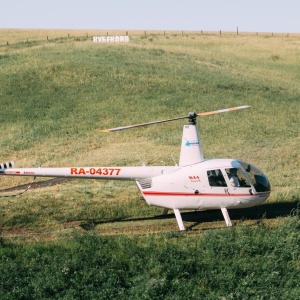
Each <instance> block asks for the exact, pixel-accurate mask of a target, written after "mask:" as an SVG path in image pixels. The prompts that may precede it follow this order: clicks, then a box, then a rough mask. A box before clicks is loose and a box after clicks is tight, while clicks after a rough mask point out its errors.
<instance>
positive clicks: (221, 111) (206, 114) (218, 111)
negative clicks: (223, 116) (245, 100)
mask: <svg viewBox="0 0 300 300" xmlns="http://www.w3.org/2000/svg"><path fill="white" fill-rule="evenodd" d="M249 107H250V106H249V105H243V106H237V107H231V108H225V109H219V110H214V111H208V112H204V113H199V114H197V116H199V117H203V116H210V115H215V114H220V113H223V112H228V111H233V110H239V109H243V108H249Z"/></svg>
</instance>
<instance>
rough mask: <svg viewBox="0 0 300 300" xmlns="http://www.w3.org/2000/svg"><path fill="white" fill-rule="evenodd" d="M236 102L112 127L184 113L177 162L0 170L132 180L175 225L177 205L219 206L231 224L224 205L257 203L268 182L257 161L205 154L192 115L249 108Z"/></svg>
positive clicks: (0, 171)
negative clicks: (146, 164) (163, 210)
mask: <svg viewBox="0 0 300 300" xmlns="http://www.w3.org/2000/svg"><path fill="white" fill-rule="evenodd" d="M248 107H250V106H247V105H245V106H238V107H232V108H227V109H222V110H217V111H211V112H204V113H198V114H197V113H194V112H191V113H189V114H188V115H187V116H185V117H179V118H173V119H166V120H161V121H154V122H149V123H143V124H136V125H130V126H123V127H116V128H111V129H106V130H101V131H102V132H113V131H119V130H125V129H130V128H136V127H140V126H147V125H152V124H158V123H163V122H170V121H175V120H181V119H188V124H186V125H184V126H183V135H182V143H181V151H180V159H179V164H178V165H176V166H136V167H118V166H113V167H99V166H94V167H67V168H19V169H17V168H14V164H13V162H7V163H3V164H1V165H0V175H9V176H34V177H64V178H85V179H108V180H131V181H135V182H136V184H137V186H138V188H139V190H140V192H141V193H142V195H143V197H144V199H145V200H146V202H147V203H148V204H149V205H155V206H158V207H162V208H164V209H165V213H167V211H168V210H169V209H172V210H173V211H174V214H175V217H176V220H177V223H178V226H179V230H180V231H184V230H185V226H184V224H183V221H182V217H181V213H180V210H216V209H221V211H222V214H223V216H224V219H225V222H226V225H227V226H232V223H231V220H230V217H229V214H228V211H227V209H235V208H246V207H251V206H255V205H258V204H260V203H261V202H263V201H265V200H266V199H267V198H268V196H269V195H270V191H271V188H270V183H269V180H268V179H267V177H266V176H265V175H264V174H263V173H262V171H260V170H259V169H258V168H257V167H255V166H253V165H251V164H249V163H246V162H243V161H240V160H235V159H209V160H205V159H204V157H203V152H202V147H201V144H200V139H199V134H198V128H197V125H196V118H197V117H198V116H208V115H213V114H218V113H223V112H228V111H234V110H239V109H244V108H248Z"/></svg>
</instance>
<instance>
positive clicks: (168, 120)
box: [100, 105, 250, 133]
mask: <svg viewBox="0 0 300 300" xmlns="http://www.w3.org/2000/svg"><path fill="white" fill-rule="evenodd" d="M248 107H250V106H248V105H243V106H237V107H231V108H226V109H220V110H215V111H209V112H204V113H199V114H195V113H190V114H189V115H188V116H185V117H179V118H172V119H166V120H161V121H153V122H147V123H141V124H135V125H128V126H120V127H115V128H110V129H102V130H100V132H105V133H107V132H113V131H120V130H125V129H131V128H137V127H142V126H148V125H154V124H159V123H165V122H171V121H177V120H182V119H189V118H190V119H191V118H192V119H194V118H196V117H197V116H201V117H202V116H209V115H215V114H220V113H223V112H228V111H233V110H239V109H243V108H248Z"/></svg>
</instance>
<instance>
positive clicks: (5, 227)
mask: <svg viewBox="0 0 300 300" xmlns="http://www.w3.org/2000/svg"><path fill="white" fill-rule="evenodd" d="M29 34H30V35H29ZM95 34H96V33H95ZM115 34H120V35H124V33H115ZM28 36H29V37H30V38H29V39H28V42H27V38H28ZM45 36H49V37H51V38H49V39H48V41H47V39H45ZM8 40H9V44H8V45H7V43H6V41H8ZM0 66H1V67H0V78H1V80H0V107H1V109H0V118H1V129H2V130H1V133H2V134H1V136H0V157H1V161H3V162H4V161H9V160H14V161H15V164H16V166H18V167H31V166H36V167H37V166H40V165H41V166H43V167H46V166H50V167H63V166H92V165H99V166H101V165H141V164H146V165H161V164H167V165H174V164H175V163H177V162H178V158H179V147H180V141H181V131H182V126H183V124H184V122H181V121H179V122H177V123H170V124H162V125H156V126H152V127H149V128H142V129H136V130H132V131H127V132H120V133H114V134H102V133H100V132H99V130H100V129H103V128H110V127H113V126H120V125H127V124H134V123H139V122H147V121H153V120H160V119H165V118H172V117H177V116H184V115H186V114H187V113H188V112H189V111H196V112H202V111H210V110H215V109H221V108H226V107H232V106H238V105H244V104H247V105H251V109H247V110H243V111H239V112H232V113H228V114H222V115H216V116H210V117H206V118H199V119H198V124H199V128H200V133H201V140H202V146H203V150H204V155H205V157H207V158H223V157H228V158H239V159H242V160H244V161H249V162H250V163H253V164H254V165H257V166H258V167H260V168H261V169H262V170H263V171H264V172H265V173H266V174H267V176H268V177H269V179H270V181H271V185H272V194H271V197H270V199H269V200H268V201H267V203H266V204H264V205H261V206H260V207H257V208H253V209H248V210H239V211H234V212H230V214H231V216H232V219H233V223H234V225H235V226H236V228H235V229H232V230H231V229H230V230H228V229H222V227H224V226H225V222H224V221H223V218H222V215H221V213H220V212H200V213H195V212H193V213H185V214H184V215H183V219H184V222H185V224H186V226H187V227H188V228H190V231H189V232H188V233H186V234H184V235H178V234H177V233H176V231H177V225H176V222H175V220H174V217H173V216H171V217H160V216H159V215H160V214H161V209H158V208H153V207H148V206H147V205H146V204H145V203H144V202H143V201H141V200H140V195H139V193H138V191H137V189H136V187H135V185H134V184H132V183H127V182H121V183H120V182H99V181H92V180H91V181H80V180H72V181H68V182H65V183H63V184H61V185H56V186H49V187H46V188H41V189H34V190H31V191H29V192H28V193H26V194H24V195H23V196H22V197H7V198H1V202H0V216H1V217H0V230H1V232H2V234H1V235H2V238H1V244H0V246H1V251H2V252H1V253H2V254H1V257H2V260H1V262H0V263H1V264H2V266H3V268H4V266H5V264H7V261H9V268H10V269H9V270H10V272H12V273H13V272H15V271H14V270H16V269H15V266H16V265H18V266H19V267H20V268H21V269H22V270H23V271H22V272H27V271H28V272H34V270H35V268H38V272H41V273H42V274H46V273H47V272H48V273H47V274H49V276H50V274H53V273H55V272H56V271H57V272H66V274H65V275H66V278H67V282H66V281H64V280H65V279H66V278H65V277H64V278H65V279H59V278H58V279H57V280H58V281H57V282H56V283H53V285H52V286H51V285H49V287H47V288H46V289H45V288H44V287H43V288H42V282H40V281H39V279H38V278H31V279H30V280H33V281H32V285H29V286H30V287H28V290H27V292H24V294H23V296H24V295H25V296H24V297H25V298H26V297H27V296H26V295H27V294H26V293H28V295H30V294H32V291H35V293H36V294H35V295H36V298H39V297H42V298H43V297H44V298H45V297H46V296H47V297H52V298H54V296H53V295H58V296H57V298H65V299H67V298H70V299H72V295H73V296H74V297H73V298H80V292H79V290H80V288H79V287H78V289H77V290H76V286H75V285H74V282H78V281H77V280H81V281H82V282H83V285H86V286H89V284H91V287H94V288H95V291H98V295H99V293H100V292H99V290H98V287H101V289H102V288H103V285H102V283H101V284H100V283H99V284H98V285H97V284H96V283H95V281H94V280H96V278H97V276H98V275H99V270H98V268H97V266H96V265H97V264H98V263H99V260H101V259H100V258H99V255H100V254H99V253H102V250H101V249H103V251H104V252H105V253H107V252H109V250H108V248H105V247H106V246H105V245H109V249H111V251H112V252H111V254H109V255H111V256H110V257H106V258H105V257H103V259H104V261H106V262H107V263H103V266H102V267H101V268H103V270H105V271H103V272H104V273H103V274H102V275H101V276H102V277H101V278H102V279H101V280H100V279H99V282H102V280H103V282H105V280H106V279H107V280H108V282H109V283H108V286H110V289H109V287H108V286H107V287H106V288H107V289H108V290H107V293H111V294H110V295H111V298H116V297H117V296H118V295H117V294H116V293H117V290H116V289H114V288H113V286H116V287H119V288H120V287H121V286H122V288H121V289H120V293H121V294H120V295H121V296H123V298H126V297H128V298H130V297H131V298H132V297H136V298H137V297H140V295H141V291H142V290H143V288H142V287H143V286H145V284H146V285H147V286H148V289H149V291H148V292H147V293H148V294H147V293H146V294H145V295H147V296H145V298H146V299H148V298H153V297H155V298H159V297H158V295H162V296H161V299H163V298H164V299H165V298H168V297H171V296H170V295H173V296H174V295H178V299H179V298H180V292H179V286H181V285H180V284H179V283H181V282H182V280H183V277H184V278H186V280H185V285H184V286H185V288H184V289H182V291H185V295H186V293H187V291H190V293H191V297H190V298H191V299H195V297H193V296H192V295H196V294H195V293H198V292H199V295H207V298H209V297H210V296H209V295H210V294H211V297H210V298H211V299H216V298H218V297H219V298H221V297H225V298H226V299H227V298H228V299H236V298H241V297H243V296H241V295H242V292H245V291H246V290H247V289H248V294H247V295H248V296H249V297H248V298H251V297H252V298H255V297H257V298H259V299H272V297H273V299H275V298H276V299H278V297H277V296H278V295H279V298H280V297H281V298H285V299H288V297H284V296H286V295H288V292H287V291H288V290H291V289H292V291H294V290H293V289H297V288H298V289H299V286H297V285H295V282H299V255H300V254H299V247H298V246H297V243H298V244H299V213H298V212H297V205H298V203H299V199H300V193H299V180H300V175H299V174H300V172H299V167H300V157H299V142H300V135H299V128H300V119H299V112H300V103H299V101H300V100H299V99H300V88H299V79H300V71H299V70H300V37H299V36H289V37H286V36H276V35H275V36H273V37H272V36H268V35H259V36H255V35H253V36H252V35H249V34H248V35H242V34H240V35H239V36H237V35H233V34H223V35H216V34H202V35H201V34H196V33H188V34H182V33H169V34H165V35H164V34H158V33H157V34H150V35H149V34H148V35H145V34H144V33H138V32H135V33H134V34H132V35H131V36H130V42H129V43H126V44H93V43H92V39H91V34H90V35H89V36H87V35H86V32H85V31H82V32H73V33H71V34H70V35H69V37H68V36H67V33H66V32H57V31H53V32H50V31H49V32H47V33H46V32H40V31H31V32H19V31H15V32H14V31H7V30H0ZM0 179H1V181H0V189H5V188H7V187H10V186H16V185H20V184H23V183H26V182H28V181H29V179H28V178H27V179H19V178H18V179H16V178H2V177H1V178H0ZM13 193H14V192H6V193H1V194H0V195H5V196H6V195H10V194H13ZM298 209H299V206H298ZM244 226H247V229H245V228H244ZM208 228H211V229H212V230H209V231H208V232H206V233H204V234H203V232H204V230H205V229H208ZM282 232H284V234H282ZM119 235H121V236H119ZM256 235H257V236H258V237H257V240H255V236H256ZM105 236H108V237H105ZM246 241H250V242H246ZM288 241H290V246H289V247H287V248H286V249H285V250H283V248H284V247H282V246H283V245H285V244H286V243H287V242H288ZM86 244H89V246H88V247H86V248H85V247H84V245H86ZM126 245H129V247H127V248H126V247H125V246H126ZM186 245H189V246H190V247H188V246H186ZM198 245H201V246H198ZM209 245H211V246H209ZM260 245H262V248H261V249H260ZM107 247H108V246H107ZM207 247H211V249H215V250H214V251H213V252H211V251H212V250H209V249H208V248H207ZM226 247H229V248H228V249H231V250H232V251H235V252H236V254H235V255H234V256H233V257H230V254H229V253H227V252H226V253H227V254H228V255H227V254H226V253H225V252H224V253H223V252H222V251H223V250H224V249H226ZM252 247H253V249H254V250H253V251H254V252H253V251H252V250H251V249H252ZM268 247H269V248H268ZM128 248H130V249H132V250H131V251H133V252H134V251H136V252H134V253H133V254H132V257H134V258H135V260H134V261H131V260H130V259H129V256H127V254H126V251H128ZM84 249H86V251H87V253H90V257H93V259H92V258H91V261H89V262H87V265H89V264H90V270H91V273H90V276H92V277H86V276H88V272H89V271H88V270H85V271H84V272H83V273H80V272H79V273H78V271H76V270H78V268H81V265H80V264H79V262H80V261H86V260H88V258H87V256H84V257H83V256H82V255H84V254H83V253H84V251H85V250H84ZM218 249H219V250H218ZM222 249H223V250H222ZM249 249H250V250H251V251H250V250H249ZM143 251H146V253H148V254H149V253H150V254H149V256H143V255H140V254H139V253H142V252H143ZM224 251H225V250H224ZM228 251H229V250H228ZM61 253H66V256H61ZM121 253H123V255H124V257H123V258H122V254H121ZM129 253H131V252H130V251H129ZM168 253H171V254H172V253H173V254H174V255H173V254H172V255H173V256H172V255H171V256H170V257H169V258H168ZM222 253H223V254H222ZM86 255H88V254H86ZM101 255H102V254H101ZM103 255H104V254H103ZM105 255H106V254H105ZM128 255H129V254H128ZM94 256H95V257H94ZM278 256H279V257H280V259H279V261H278V260H277V258H278ZM51 257H61V258H60V259H58V260H57V265H56V264H55V263H54V264H53V265H52V266H51V267H50V261H51ZM68 257H71V258H68ZM97 257H98V258H97ZM100 257H102V256H100ZM120 257H121V258H120ZM195 257H203V258H204V261H206V262H207V264H204V265H201V264H200V262H197V260H196V259H195ZM28 258H30V259H29V261H30V264H31V265H29V264H28V263H27V261H28ZM233 258H236V260H232V259H233ZM39 259H41V261H42V264H40V263H38V261H39ZM252 259H253V261H252ZM209 261H212V262H213V263H209ZM220 261H223V262H224V261H226V262H224V265H223V268H224V270H229V269H230V266H231V265H232V263H234V264H235V266H236V269H235V270H231V271H228V272H226V274H225V273H224V270H223V271H221V269H219V268H220V267H221V265H220V266H219V263H220ZM265 261H268V262H269V263H270V265H268V264H265V263H264V262H265ZM135 262H136V265H135ZM249 262H250V263H249ZM277 262H278V264H277ZM186 264H189V265H188V266H187V265H186ZM249 264H250V265H252V266H253V268H254V266H255V269H253V268H252V266H249ZM274 264H276V266H277V267H275V266H274ZM38 265H39V266H40V267H37V266H38ZM94 265H95V266H94ZM272 265H273V266H274V269H273V271H274V273H272V272H269V269H270V268H271V266H272ZM58 266H59V267H58ZM72 266H74V269H72V272H69V270H70V268H71V267H72ZM141 266H145V269H144V270H143V271H142V270H141V268H142V267H141ZM155 266H156V268H155ZM171 266H172V269H171V270H170V274H171V275H170V274H167V273H166V272H164V271H163V270H166V269H168V268H170V267H171ZM192 266H194V267H193V268H192ZM214 266H215V267H216V269H214ZM64 267H65V268H67V269H64ZM173 267H174V268H173ZM106 268H107V269H106ZM124 268H125V269H126V270H127V271H128V274H129V275H126V276H129V277H122V276H123V275H121V273H122V272H121V270H123V269H124ZM190 268H192V269H193V271H191V272H192V274H193V275H194V277H193V278H194V279H192V277H191V275H187V274H186V273H184V272H185V271H184V270H186V269H190ZM203 268H204V269H205V268H207V269H206V270H207V271H206V272H205V273H202V272H203ZM227 268H228V269H227ZM62 270H67V271H62ZM111 270H113V272H111ZM150 270H153V272H154V274H152V275H151V272H150ZM200 270H202V271H200ZM73 271H74V272H75V271H76V272H77V273H76V272H75V273H74V272H73ZM10 272H8V273H7V274H6V275H2V276H3V279H4V278H5V280H7V278H9V277H10V274H11V273H10ZM22 272H21V273H20V274H22ZM43 272H46V273H43ZM120 272H121V273H120ZM222 272H223V273H222ZM139 273H140V277H138V274H139ZM75 274H77V275H75ZM107 274H112V275H111V276H116V277H109V276H110V275H107ZM184 274H185V275H184ZM222 274H223V275H222ZM251 274H252V275H251ZM270 274H271V275H272V274H273V275H272V276H273V277H272V276H271V275H270ZM60 275H61V276H63V275H62V273H60ZM14 276H19V275H17V274H16V275H14ZM20 276H21V275H20ZM47 276H48V275H47ZM74 276H75V277H74ZM76 276H77V277H76ZM84 276H85V277H84ZM99 276H100V275H99ZM105 276H107V278H105ZM124 276H125V275H124ZM145 276H146V277H145ZM182 276H183V277H182ZM251 276H252V277H251ZM264 276H265V277H264ZM270 276H271V277H270ZM83 277H84V278H86V279H85V280H83ZM20 278H21V277H20ZM76 278H77V279H76ZM87 278H90V279H87ZM145 278H148V279H147V280H146V279H145ZM205 278H206V279H205ZM208 278H211V279H208ZM224 278H226V282H227V281H228V280H229V281H231V282H232V285H230V286H229V287H228V285H227V287H228V288H227V289H225V288H224V286H225V285H226V284H225V282H224ZM255 278H257V280H258V282H259V280H262V281H261V282H265V284H266V285H268V284H269V286H271V287H272V288H273V292H272V294H271V296H272V297H267V296H266V295H267V294H264V290H263V289H261V293H260V294H258V295H256V296H255V295H254V294H251V293H253V291H255V288H256V281H255ZM263 278H264V279H263ZM267 278H268V280H269V281H268V280H267ZM280 278H281V279H280ZM287 278H298V281H295V282H294V281H288V280H287ZM50 279H51V278H50ZM50 279H49V280H50ZM213 279H214V280H215V282H216V283H215V285H214V284H213V281H214V280H213ZM241 279H242V284H244V288H242V287H241V286H240V284H241V283H238V282H240V280H241ZM28 280H29V279H28ZM51 280H54V279H53V278H52V279H51ZM51 280H50V281H51ZM59 280H62V281H59ZM109 280H111V281H109ZM291 280H293V279H291ZM146 281H147V282H146ZM196 281H197V282H198V285H197V284H196ZM3 282H4V281H3ZM71 282H73V283H71ZM122 282H123V283H124V286H123V283H122ZM117 283H118V284H120V286H119V285H118V284H117ZM176 284H177V285H178V286H177V287H176ZM24 286H28V282H27V281H26V280H25V281H22V280H20V281H19V285H16V289H17V290H15V294H10V293H9V292H8V291H10V292H11V291H12V289H13V285H10V284H8V285H6V286H3V290H4V291H6V292H7V293H6V294H5V295H6V296H7V297H6V298H5V297H4V295H3V297H1V299H10V298H9V297H12V295H14V296H15V297H12V298H15V299H17V298H18V297H19V298H21V296H22V291H23V290H24ZM133 287H136V290H134V289H133ZM168 288H170V290H169V292H168V291H167V290H168ZM18 289H19V292H18ZM65 289H70V290H72V289H75V290H74V294H64V293H63V291H64V290H65ZM138 289H140V290H138ZM38 291H40V294H39V292H38ZM171 291H173V292H174V294H172V293H171ZM200 291H201V293H202V292H203V294H201V293H200ZM296 291H297V290H295V292H296ZM86 293H87V292H86V291H84V290H83V288H82V295H84V296H85V297H87V294H86ZM103 293H104V292H103ZM169 293H170V294H169ZM193 293H194V294H193ZM95 295H96V294H93V297H96V296H95ZM103 295H104V294H103ZM105 295H106V294H105ZM120 295H119V296H120ZM290 295H293V294H292V292H291V294H290ZM163 296H166V297H163ZM82 297H83V296H82ZM103 297H104V296H103ZM199 297H200V296H199ZM230 297H231V298H230ZM96 298H97V297H96ZM106 298H110V297H109V296H106ZM200 298H201V299H203V297H200ZM246 298H247V297H246ZM290 299H294V298H292V297H291V298H290Z"/></svg>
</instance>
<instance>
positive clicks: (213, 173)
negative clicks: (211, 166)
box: [207, 169, 227, 187]
mask: <svg viewBox="0 0 300 300" xmlns="http://www.w3.org/2000/svg"><path fill="white" fill-rule="evenodd" d="M207 177H208V182H209V185H210V186H221V187H223V186H225V187H227V184H226V181H225V178H224V176H223V174H222V172H221V170H220V169H216V170H210V171H207Z"/></svg>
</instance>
